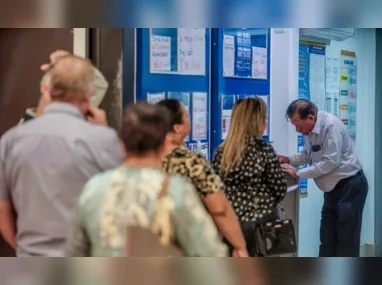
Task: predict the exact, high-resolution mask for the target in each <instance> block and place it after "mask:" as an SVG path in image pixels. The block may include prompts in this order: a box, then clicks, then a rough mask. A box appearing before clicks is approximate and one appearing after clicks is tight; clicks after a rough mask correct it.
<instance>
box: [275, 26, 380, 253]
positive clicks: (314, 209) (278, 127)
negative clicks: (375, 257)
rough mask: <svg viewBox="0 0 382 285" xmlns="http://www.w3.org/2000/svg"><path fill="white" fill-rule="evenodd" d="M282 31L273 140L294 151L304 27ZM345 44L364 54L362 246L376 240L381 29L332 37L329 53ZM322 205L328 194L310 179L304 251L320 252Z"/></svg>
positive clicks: (302, 225) (303, 216)
mask: <svg viewBox="0 0 382 285" xmlns="http://www.w3.org/2000/svg"><path fill="white" fill-rule="evenodd" d="M276 30H277V29H272V40H271V122H270V124H271V127H270V130H271V140H272V141H274V146H275V148H276V151H277V152H278V153H280V154H293V153H295V152H296V149H297V134H296V132H295V129H294V128H293V127H292V126H291V124H289V123H287V122H286V120H285V117H284V114H285V110H286V108H287V106H288V104H289V103H290V102H291V101H292V100H295V99H297V95H298V48H299V46H298V42H299V35H298V29H282V30H284V31H285V32H283V33H277V32H276ZM341 49H346V50H350V51H354V52H356V55H357V58H358V59H357V60H358V101H357V104H358V105H357V108H358V109H357V122H358V125H357V142H356V150H357V152H358V155H359V158H360V160H361V162H362V163H363V166H364V170H365V173H366V176H367V178H368V181H369V195H368V198H367V202H366V206H365V211H364V219H363V228H362V237H361V245H363V244H374V118H375V117H374V115H375V112H374V101H375V29H359V33H358V35H357V36H356V37H355V38H352V39H348V40H346V41H344V42H335V41H332V42H331V44H330V46H328V47H327V54H328V55H331V56H332V55H339V53H340V51H341ZM323 96H324V95H323ZM361 122H362V123H361ZM322 204H323V193H322V192H321V191H320V190H319V189H318V188H317V186H316V185H315V184H314V182H313V181H312V180H310V181H309V182H308V197H307V198H304V199H301V200H300V216H299V256H303V257H310V256H311V257H315V256H318V249H319V244H320V241H319V228H320V217H321V208H322Z"/></svg>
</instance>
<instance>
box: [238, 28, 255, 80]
mask: <svg viewBox="0 0 382 285" xmlns="http://www.w3.org/2000/svg"><path fill="white" fill-rule="evenodd" d="M236 73H237V75H238V76H242V77H251V75H252V44H251V34H250V33H248V32H245V31H240V30H239V31H238V32H237V33H236Z"/></svg>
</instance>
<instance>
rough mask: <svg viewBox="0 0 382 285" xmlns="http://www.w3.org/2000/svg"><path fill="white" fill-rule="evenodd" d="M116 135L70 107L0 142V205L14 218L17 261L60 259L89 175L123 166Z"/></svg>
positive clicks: (54, 108)
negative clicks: (11, 207) (4, 203)
mask: <svg viewBox="0 0 382 285" xmlns="http://www.w3.org/2000/svg"><path fill="white" fill-rule="evenodd" d="M123 160H124V155H123V152H122V149H121V146H120V143H119V140H118V136H117V133H116V132H115V131H114V130H113V129H111V128H109V127H104V126H97V125H94V124H91V123H88V122H87V121H86V120H85V118H84V116H83V115H82V114H81V113H80V111H79V110H78V109H77V108H75V107H74V106H72V105H70V104H65V103H51V104H50V105H49V106H48V107H47V108H46V110H45V113H44V114H43V115H42V116H41V117H38V118H36V119H33V120H31V121H28V122H27V123H25V124H23V125H19V126H16V127H14V128H13V129H11V130H9V131H8V132H7V133H5V134H4V135H3V137H2V138H1V141H0V200H9V199H11V200H12V202H13V205H14V207H15V210H16V214H17V255H18V256H63V255H64V248H65V242H66V237H67V235H68V229H69V228H70V226H71V220H72V216H73V211H74V209H75V205H76V202H77V198H78V196H79V195H80V193H81V191H82V188H83V186H84V185H85V183H86V182H87V180H88V179H89V178H91V177H92V176H93V175H95V174H97V173H99V172H101V171H105V170H108V169H110V168H114V167H117V166H118V165H120V164H122V163H123Z"/></svg>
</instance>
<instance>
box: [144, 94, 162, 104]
mask: <svg viewBox="0 0 382 285" xmlns="http://www.w3.org/2000/svg"><path fill="white" fill-rule="evenodd" d="M164 99H166V96H165V93H164V92H160V93H147V102H148V103H150V104H156V103H158V102H160V101H162V100H164Z"/></svg>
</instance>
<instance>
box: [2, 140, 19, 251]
mask: <svg viewBox="0 0 382 285" xmlns="http://www.w3.org/2000/svg"><path fill="white" fill-rule="evenodd" d="M3 145H4V141H0V154H1V155H0V234H1V235H2V236H3V238H4V240H5V241H6V242H7V243H8V244H9V245H10V246H11V247H12V248H13V249H16V221H15V220H16V219H15V215H14V212H13V206H12V202H11V199H10V194H9V187H8V183H7V179H6V175H5V166H4V162H3V158H2V154H3V153H4V151H3V149H2V147H3Z"/></svg>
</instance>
